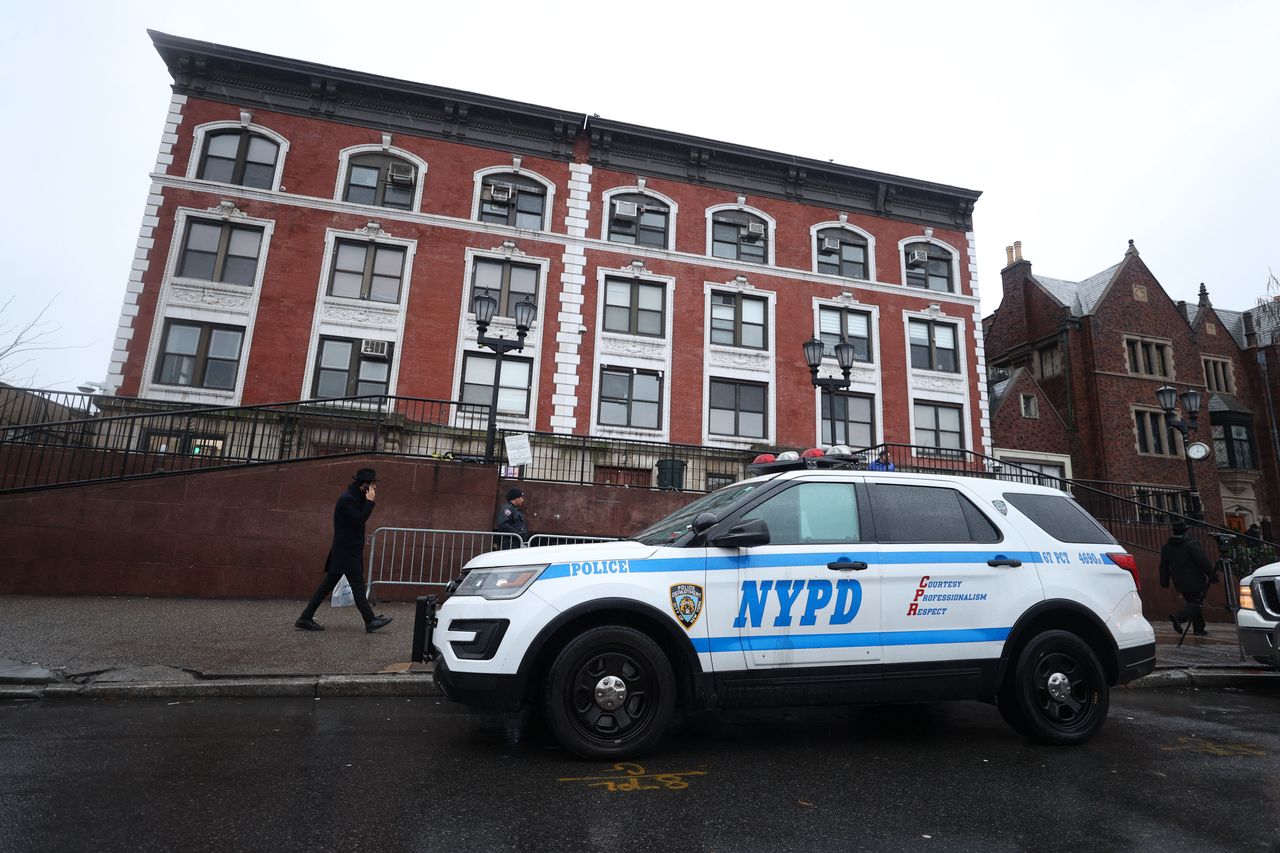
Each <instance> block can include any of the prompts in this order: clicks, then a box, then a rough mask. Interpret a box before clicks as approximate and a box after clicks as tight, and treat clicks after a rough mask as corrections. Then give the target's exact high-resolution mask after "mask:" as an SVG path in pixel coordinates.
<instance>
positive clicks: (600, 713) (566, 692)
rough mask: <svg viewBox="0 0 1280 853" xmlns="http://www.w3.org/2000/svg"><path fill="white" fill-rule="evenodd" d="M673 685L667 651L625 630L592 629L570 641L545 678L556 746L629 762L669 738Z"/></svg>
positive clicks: (546, 702)
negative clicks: (665, 733) (661, 740)
mask: <svg viewBox="0 0 1280 853" xmlns="http://www.w3.org/2000/svg"><path fill="white" fill-rule="evenodd" d="M674 706H675V677H674V675H673V674H672V671H671V664H670V662H669V661H668V660H667V657H666V655H665V654H663V652H662V649H661V648H659V646H658V644H657V643H655V642H654V641H653V640H652V639H650V638H649V637H648V636H646V635H645V634H642V633H641V632H639V631H637V630H635V629H634V628H628V627H625V626H622V625H606V626H602V627H598V628H592V629H590V630H588V631H585V632H583V633H582V634H579V635H578V636H577V637H575V638H573V639H572V640H570V641H569V642H568V643H567V644H566V645H565V647H564V648H563V649H561V651H560V653H559V654H558V655H556V658H555V661H554V662H553V663H552V664H551V669H550V671H549V673H548V676H547V681H546V690H545V693H544V696H543V710H544V711H545V713H546V719H547V724H548V725H549V726H550V728H551V730H552V732H553V733H554V734H555V736H556V739H557V740H559V741H560V743H561V744H562V745H563V746H564V747H565V749H568V750H569V751H570V752H572V753H574V754H575V755H578V756H581V757H582V758H590V759H615V760H616V759H622V758H630V757H633V756H636V755H639V754H640V753H642V752H644V751H645V750H647V749H649V748H650V747H652V746H653V745H654V744H655V743H657V742H658V740H659V739H660V738H661V737H662V734H663V732H665V731H666V728H667V724H668V723H669V722H670V720H671V714H672V710H673V708H674Z"/></svg>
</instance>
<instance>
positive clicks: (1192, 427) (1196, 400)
mask: <svg viewBox="0 0 1280 853" xmlns="http://www.w3.org/2000/svg"><path fill="white" fill-rule="evenodd" d="M1179 399H1181V400H1182V410H1183V411H1184V412H1185V413H1186V416H1187V419H1186V420H1185V421H1184V420H1182V419H1181V418H1179V417H1178V416H1177V412H1175V411H1174V406H1176V405H1177V404H1178V400H1179ZM1156 400H1157V401H1159V403H1160V408H1162V409H1164V419H1165V424H1166V425H1167V426H1168V429H1169V434H1168V437H1169V438H1170V439H1172V438H1173V433H1172V430H1175V429H1176V430H1177V431H1178V432H1179V433H1181V434H1182V455H1183V456H1184V457H1186V460H1187V481H1188V483H1189V484H1190V485H1191V491H1190V492H1189V493H1188V496H1187V504H1188V507H1187V515H1188V516H1190V517H1191V518H1194V519H1195V520H1197V521H1203V520H1204V509H1203V508H1202V507H1201V505H1200V489H1199V488H1198V487H1197V486H1196V469H1195V466H1194V464H1193V461H1192V458H1191V454H1190V453H1188V452H1187V448H1188V447H1189V446H1190V444H1191V437H1190V434H1191V433H1193V432H1195V431H1196V427H1197V425H1198V424H1197V421H1198V419H1199V416H1200V392H1199V391H1195V390H1192V389H1187V390H1186V391H1183V392H1182V396H1181V398H1179V396H1178V389H1177V388H1174V387H1173V386H1172V385H1163V386H1161V387H1160V388H1157V389H1156Z"/></svg>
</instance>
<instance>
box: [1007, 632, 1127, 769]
mask: <svg viewBox="0 0 1280 853" xmlns="http://www.w3.org/2000/svg"><path fill="white" fill-rule="evenodd" d="M1001 693H1002V697H1003V696H1007V697H1008V699H1009V700H1010V701H1011V703H1012V704H1011V708H1012V712H1013V713H1015V714H1017V715H1018V716H1019V717H1021V722H1022V723H1023V725H1025V727H1026V731H1025V732H1022V733H1023V734H1025V735H1027V736H1028V737H1030V738H1032V739H1033V740H1037V741H1040V742H1041V743H1049V744H1059V745H1071V744H1080V743H1084V742H1085V741H1087V740H1089V739H1090V738H1092V737H1093V736H1094V735H1096V734H1097V733H1098V731H1099V730H1100V729H1101V728H1102V724H1103V723H1104V722H1106V719H1107V708H1108V706H1109V705H1110V701H1111V693H1110V687H1109V686H1108V684H1107V677H1106V673H1105V672H1104V671H1103V669H1102V664H1101V663H1099V661H1098V656H1097V655H1095V654H1094V653H1093V649H1091V648H1090V647H1089V644H1088V643H1086V642H1085V641H1084V640H1082V639H1080V637H1078V636H1076V635H1075V634H1072V633H1070V632H1069V631H1045V632H1043V633H1041V634H1037V635H1036V636H1034V637H1032V638H1031V640H1030V641H1029V642H1028V643H1027V644H1026V646H1025V647H1023V649H1022V652H1021V653H1020V654H1019V655H1018V662H1017V665H1016V666H1015V667H1014V670H1013V672H1012V674H1011V676H1010V682H1009V683H1008V684H1006V685H1005V689H1004V690H1002V691H1001ZM1002 713H1003V712H1002ZM1005 719H1006V720H1010V718H1009V716H1005ZM1010 725H1013V727H1014V728H1015V729H1018V726H1017V725H1014V723H1013V721H1012V720H1010ZM1018 730H1019V731H1021V730H1020V729H1018Z"/></svg>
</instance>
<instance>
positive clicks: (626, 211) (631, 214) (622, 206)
mask: <svg viewBox="0 0 1280 853" xmlns="http://www.w3.org/2000/svg"><path fill="white" fill-rule="evenodd" d="M639 215H640V205H638V204H636V203H635V202H634V201H615V202H614V203H613V216H614V218H615V219H626V220H628V221H630V220H632V219H635V218H636V217H637V216H639Z"/></svg>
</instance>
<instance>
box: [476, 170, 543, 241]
mask: <svg viewBox="0 0 1280 853" xmlns="http://www.w3.org/2000/svg"><path fill="white" fill-rule="evenodd" d="M546 208H547V188H546V187H545V186H543V185H542V184H540V183H539V182H537V181H535V180H533V179H532V178H526V177H524V176H523V175H517V174H515V173H503V174H497V175H486V176H485V178H484V181H483V183H482V184H481V185H480V221H481V222H492V223H493V224H495V225H513V226H515V227H516V228H528V229H530V230H533V231H541V230H542V229H543V227H544V226H543V223H544V221H545V217H546Z"/></svg>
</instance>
